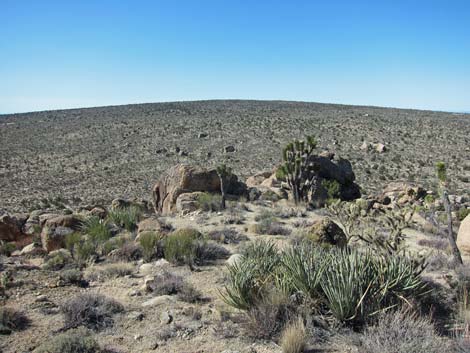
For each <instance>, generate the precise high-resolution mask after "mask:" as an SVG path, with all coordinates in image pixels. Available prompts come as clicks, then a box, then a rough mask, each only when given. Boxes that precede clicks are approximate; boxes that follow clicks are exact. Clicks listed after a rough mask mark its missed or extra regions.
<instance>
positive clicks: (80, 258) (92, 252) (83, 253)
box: [73, 241, 97, 266]
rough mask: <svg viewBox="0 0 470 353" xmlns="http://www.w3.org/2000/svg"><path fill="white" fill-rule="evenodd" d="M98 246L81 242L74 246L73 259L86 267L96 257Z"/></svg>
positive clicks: (88, 242) (89, 242)
mask: <svg viewBox="0 0 470 353" xmlns="http://www.w3.org/2000/svg"><path fill="white" fill-rule="evenodd" d="M96 251H97V248H96V245H95V244H94V243H93V242H91V241H81V242H79V243H77V244H75V246H74V251H73V258H74V260H75V261H76V262H77V264H79V265H81V266H82V265H86V264H87V263H88V262H90V261H92V260H93V258H94V257H95V256H96Z"/></svg>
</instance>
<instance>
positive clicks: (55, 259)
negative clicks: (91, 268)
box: [42, 250, 72, 271]
mask: <svg viewBox="0 0 470 353" xmlns="http://www.w3.org/2000/svg"><path fill="white" fill-rule="evenodd" d="M70 263H72V258H71V257H70V255H69V253H68V252H67V251H65V250H58V251H54V252H53V253H51V254H49V255H48V256H47V257H46V260H45V262H44V265H43V266H42V268H43V269H45V270H48V271H57V270H60V269H62V268H64V267H65V266H66V265H68V264H70Z"/></svg>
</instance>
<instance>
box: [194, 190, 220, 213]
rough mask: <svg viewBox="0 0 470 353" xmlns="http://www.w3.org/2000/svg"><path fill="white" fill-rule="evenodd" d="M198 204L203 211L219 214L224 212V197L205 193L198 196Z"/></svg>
mask: <svg viewBox="0 0 470 353" xmlns="http://www.w3.org/2000/svg"><path fill="white" fill-rule="evenodd" d="M197 203H198V206H199V208H200V209H202V210H203V211H212V212H217V211H221V210H222V206H221V205H222V195H219V194H210V193H208V192H203V193H201V194H199V195H198V197H197Z"/></svg>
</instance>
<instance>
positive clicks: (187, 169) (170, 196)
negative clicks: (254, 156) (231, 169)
mask: <svg viewBox="0 0 470 353" xmlns="http://www.w3.org/2000/svg"><path fill="white" fill-rule="evenodd" d="M196 191H201V192H210V193H220V180H219V176H218V175H217V171H216V170H215V169H211V170H207V169H202V168H199V167H194V166H189V165H183V164H178V165H176V166H174V167H172V168H170V169H168V170H167V171H166V172H165V173H163V175H162V176H161V177H160V179H159V180H158V182H157V183H156V184H155V186H154V187H153V191H152V194H153V200H154V207H155V211H156V212H157V213H160V214H170V213H173V212H175V211H176V201H177V199H178V196H180V195H181V194H184V193H192V192H196ZM226 192H227V194H233V195H242V194H244V193H246V186H245V184H244V183H241V182H240V181H238V178H237V177H236V176H235V175H233V176H232V178H231V179H230V180H227V182H226Z"/></svg>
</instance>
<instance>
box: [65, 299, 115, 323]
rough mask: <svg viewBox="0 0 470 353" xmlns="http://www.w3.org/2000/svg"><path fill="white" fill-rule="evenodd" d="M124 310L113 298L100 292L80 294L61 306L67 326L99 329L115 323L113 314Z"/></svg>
mask: <svg viewBox="0 0 470 353" xmlns="http://www.w3.org/2000/svg"><path fill="white" fill-rule="evenodd" d="M123 310H124V308H123V306H122V305H121V304H119V303H118V302H116V301H115V300H113V299H110V298H107V297H105V296H103V295H100V294H91V293H90V294H78V295H77V296H75V297H73V298H72V299H70V300H67V301H66V302H65V303H64V304H63V305H62V307H61V311H62V313H63V315H64V323H65V328H66V329H70V328H76V327H79V326H85V327H87V328H89V329H93V330H98V329H101V328H105V327H108V326H111V325H112V324H113V315H114V314H116V313H119V312H122V311H123Z"/></svg>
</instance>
